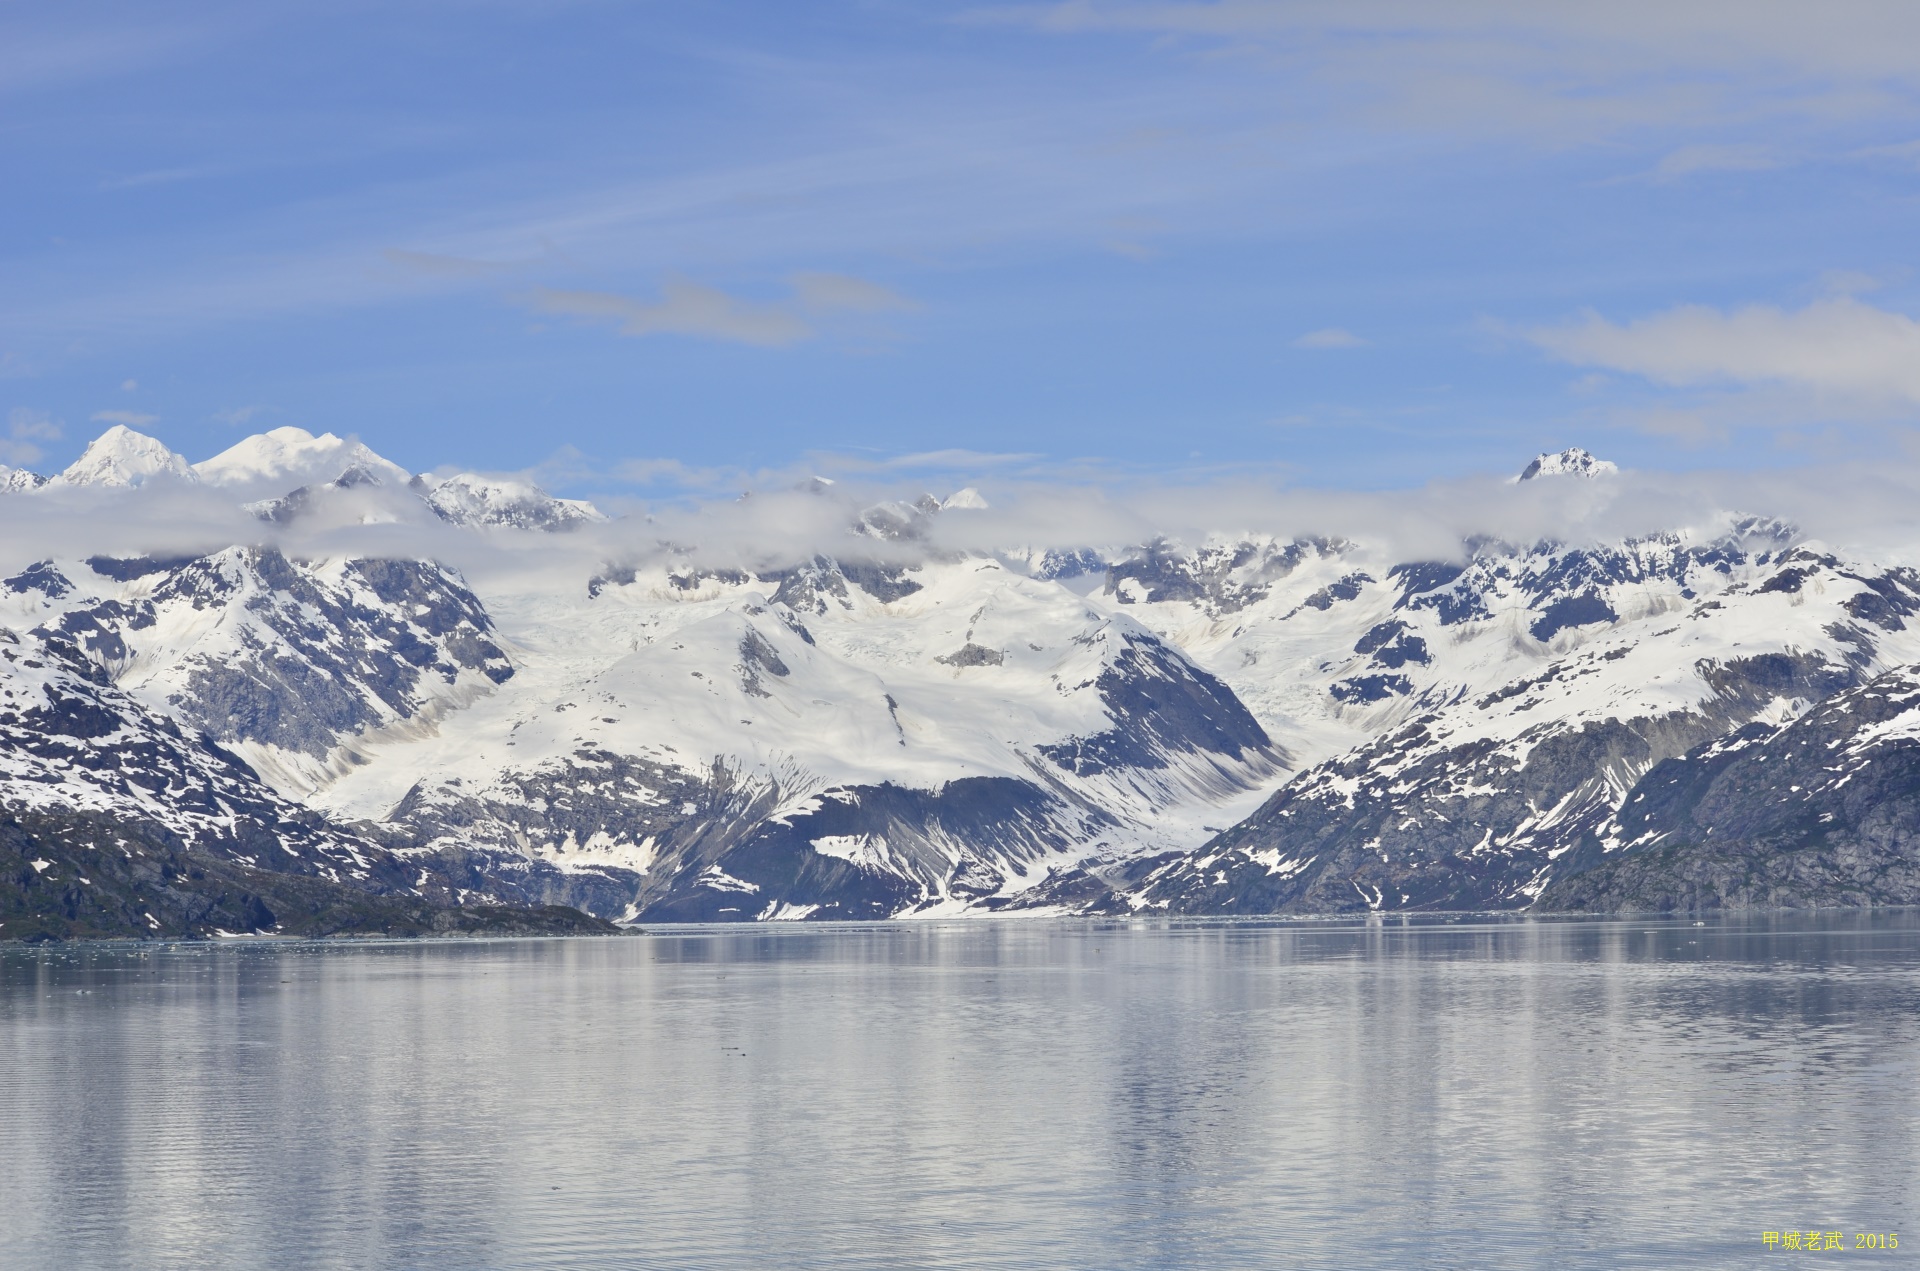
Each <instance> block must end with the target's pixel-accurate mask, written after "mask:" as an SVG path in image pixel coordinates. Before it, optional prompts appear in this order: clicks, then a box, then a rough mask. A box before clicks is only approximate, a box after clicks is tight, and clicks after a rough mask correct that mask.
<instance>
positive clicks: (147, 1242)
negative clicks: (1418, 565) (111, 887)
mask: <svg viewBox="0 0 1920 1271" xmlns="http://www.w3.org/2000/svg"><path fill="white" fill-rule="evenodd" d="M1916 1219H1920V916H1916V915H1914V914H1911V913H1892V914H1880V915H1877V916H1872V917H1865V916H1832V917H1801V918H1771V919H1768V918H1747V919H1742V920H1724V921H1715V922H1710V923H1708V924H1707V925H1705V926H1696V925H1694V924H1693V923H1691V922H1684V921H1671V920H1655V921H1646V920H1639V921H1633V920H1628V921H1608V922H1525V921H1505V922H1473V921H1451V922H1449V921H1437V922H1429V923H1423V924H1408V925H1402V924H1400V923H1397V922H1386V923H1378V922H1376V923H1370V924H1369V923H1352V924H1337V923H1323V922H1314V923H1278V922H1276V923H1232V924H1227V923H1221V924H1204V923H1199V924H1165V923H1114V924H1098V923H1078V922H1053V921H1045V920H1028V921H1005V922H984V923H953V924H942V925H913V924H899V925H886V926H862V927H833V928H814V927H805V926H790V927H781V928H770V927H748V928H729V929H712V928H697V929H681V930H674V929H661V930H659V931H657V932H654V933H652V934H648V935H643V936H634V937H627V938H618V939H577V940H545V941H541V940H530V941H497V942H440V943H364V944H317V943H315V944H306V943H300V944H281V943H245V944H237V943H230V944H223V945H219V946H191V945H177V946H154V947H146V948H142V947H137V946H132V945H96V946H91V947H82V946H66V947H58V948H52V949H27V948H18V947H15V948H12V949H10V950H8V951H6V952H4V953H0V1266H4V1267H6V1268H9V1269H37V1268H63V1269H64V1268H95V1267H99V1268H138V1269H139V1271H155V1269H161V1268H193V1269H194V1271H204V1269H209V1268H214V1269H217V1268H229V1267H236V1268H238V1267H244V1268H254V1267H259V1268H275V1269H276V1271H277V1269H281V1268H306V1267H316V1268H318V1267H351V1268H389V1267H421V1268H469V1267H471V1268H559V1267H566V1268H597V1267H622V1268H624V1267H633V1268H703V1269H705V1268H725V1267H778V1268H811V1267H836V1268H838V1267H875V1268H879V1267H887V1268H893V1267H1007V1268H1016V1267H1017V1268H1045V1267H1089V1268H1133V1267H1181V1268H1185V1267H1193V1268H1230V1267H1326V1268H1341V1269H1343V1271H1345V1269H1348V1268H1368V1267H1427V1266H1432V1267H1474V1268H1499V1267H1554V1268H1561V1267H1617V1266H1646V1267H1660V1268H1673V1267H1748V1266H1754V1267H1772V1266H1780V1265H1794V1266H1823V1265H1824V1266H1847V1267H1857V1266H1862V1265H1865V1266H1875V1265H1880V1266H1896V1265H1904V1264H1909V1263H1910V1262H1911V1261H1912V1258H1913V1254H1914V1251H1915V1250H1920V1221H1916ZM1766 1231H1778V1232H1786V1231H1793V1232H1796V1233H1799V1234H1800V1237H1801V1239H1802V1240H1804V1233H1805V1232H1808V1231H1819V1232H1821V1233H1825V1232H1827V1231H1835V1232H1840V1233H1843V1243H1844V1244H1845V1245H1846V1246H1849V1247H1848V1248H1847V1250H1846V1251H1845V1252H1835V1253H1819V1254H1807V1253H1805V1252H1791V1253H1789V1252H1786V1251H1784V1249H1771V1250H1770V1249H1769V1248H1768V1247H1767V1246H1765V1245H1763V1243H1762V1240H1761V1236H1762V1233H1763V1232H1766ZM1887 1232H1892V1233H1896V1234H1898V1236H1899V1237H1900V1239H1901V1242H1902V1243H1901V1247H1900V1249H1899V1250H1897V1251H1895V1252H1891V1253H1875V1252H1866V1251H1860V1250H1854V1249H1852V1248H1851V1246H1852V1245H1853V1244H1854V1243H1855V1236H1856V1235H1857V1234H1869V1233H1872V1234H1877V1233H1887Z"/></svg>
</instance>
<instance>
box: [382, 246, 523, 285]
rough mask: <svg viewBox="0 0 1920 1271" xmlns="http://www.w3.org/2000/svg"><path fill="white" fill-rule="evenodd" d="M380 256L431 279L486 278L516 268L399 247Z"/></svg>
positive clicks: (388, 261)
mask: <svg viewBox="0 0 1920 1271" xmlns="http://www.w3.org/2000/svg"><path fill="white" fill-rule="evenodd" d="M380 254H381V256H383V257H385V258H386V261H387V263H388V264H390V265H397V266H399V267H400V268H401V269H404V270H406V271H408V272H409V273H415V274H424V275H426V276H427V277H429V278H486V277H490V276H492V275H494V274H498V273H501V272H503V271H505V270H509V269H512V268H513V267H514V266H512V265H510V264H496V263H494V262H492V261H486V260H468V259H467V258H466V257H464V256H447V255H443V254H441V253H439V252H415V251H407V250H405V249H403V248H399V247H388V248H385V249H383V250H382V251H381V253H380Z"/></svg>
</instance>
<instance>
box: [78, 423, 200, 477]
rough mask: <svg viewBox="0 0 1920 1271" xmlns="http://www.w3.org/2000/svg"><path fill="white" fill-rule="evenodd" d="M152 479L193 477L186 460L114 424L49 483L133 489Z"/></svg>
mask: <svg viewBox="0 0 1920 1271" xmlns="http://www.w3.org/2000/svg"><path fill="white" fill-rule="evenodd" d="M156 478H163V479H172V480H175V481H192V480H194V479H195V476H194V471H193V469H192V467H190V466H189V465H188V463H187V461H186V460H185V459H184V458H182V457H181V456H179V455H177V454H175V453H174V452H173V451H171V450H169V449H167V447H166V446H165V445H164V444H162V443H161V442H158V441H155V440H154V439H153V438H152V437H149V436H147V435H146V434H145V433H138V432H135V431H134V430H133V429H131V428H129V427H127V426H126V425H125V424H115V425H114V426H113V427H111V428H109V429H107V431H105V432H103V433H101V434H100V435H99V436H98V437H96V438H95V439H94V440H93V443H92V444H91V445H89V446H88V447H87V448H86V450H85V451H84V452H83V453H82V454H81V455H80V457H79V458H78V459H75V460H74V461H73V463H72V464H70V465H69V466H68V467H67V468H66V470H65V471H63V472H62V473H60V475H59V476H57V477H55V478H53V481H52V483H51V484H55V485H103V486H136V485H145V484H146V483H147V482H149V481H152V480H154V479H156Z"/></svg>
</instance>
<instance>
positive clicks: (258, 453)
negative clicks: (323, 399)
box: [193, 427, 409, 485]
mask: <svg viewBox="0 0 1920 1271" xmlns="http://www.w3.org/2000/svg"><path fill="white" fill-rule="evenodd" d="M348 468H365V469H368V470H370V471H375V472H381V473H384V474H385V475H387V476H389V477H392V478H395V479H397V480H399V481H401V482H405V481H406V480H407V479H408V476H409V474H408V473H407V471H406V470H405V469H404V468H401V467H400V466H399V465H398V464H395V463H392V462H390V461H388V460H386V459H384V458H382V457H381V456H379V455H377V454H375V453H374V452H373V451H371V450H369V449H368V448H367V447H366V446H364V445H362V444H361V443H359V442H357V441H347V440H343V439H342V438H339V437H336V436H334V435H333V434H332V433H330V432H329V433H321V434H320V435H319V436H318V437H316V436H314V435H313V434H312V433H310V432H308V431H307V430H306V429H304V428H292V427H288V428H275V429H273V430H271V431H270V432H263V433H259V434H257V435H255V436H252V437H248V438H247V439H246V440H245V441H241V442H237V443H235V444H234V445H232V446H229V447H228V448H227V449H225V450H223V451H221V452H220V453H219V454H217V455H215V456H214V457H213V458H211V459H207V460H204V461H202V462H200V463H196V464H194V465H193V471H194V473H195V475H197V476H198V477H199V478H200V479H201V480H202V481H205V482H208V483H209V484H212V485H249V484H252V483H254V482H260V481H272V480H279V479H283V478H293V477H311V476H314V475H317V474H319V473H321V472H324V471H327V470H329V469H331V470H332V471H334V472H339V471H342V470H343V469H348Z"/></svg>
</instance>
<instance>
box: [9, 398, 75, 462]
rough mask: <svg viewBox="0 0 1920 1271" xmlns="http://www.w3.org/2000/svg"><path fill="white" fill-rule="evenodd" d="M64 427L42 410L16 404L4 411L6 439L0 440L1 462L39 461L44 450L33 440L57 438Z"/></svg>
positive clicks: (58, 438) (52, 439)
mask: <svg viewBox="0 0 1920 1271" xmlns="http://www.w3.org/2000/svg"><path fill="white" fill-rule="evenodd" d="M64 431H65V426H64V425H62V424H61V422H60V421H59V420H57V419H55V418H54V417H53V416H52V415H49V414H48V413H47V412H46V411H44V410H32V409H30V408H28V407H25V406H15V407H14V408H13V409H12V410H11V411H8V412H7V438H6V440H4V441H0V463H9V464H26V463H35V462H38V461H39V460H40V459H41V458H43V457H44V456H45V455H46V451H44V450H42V449H41V448H40V447H39V446H37V445H35V444H34V442H36V441H58V440H60V436H61V434H62V433H63V432H64Z"/></svg>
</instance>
